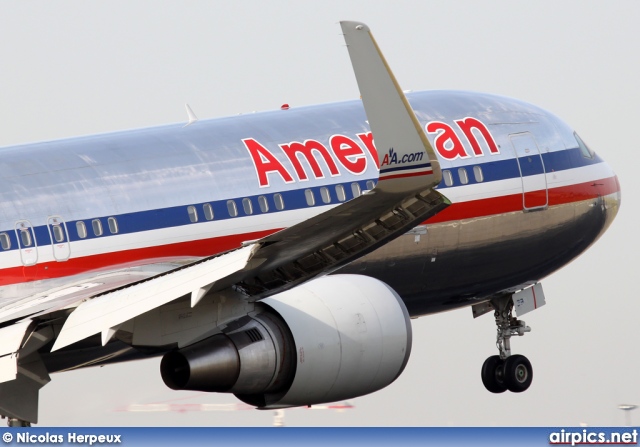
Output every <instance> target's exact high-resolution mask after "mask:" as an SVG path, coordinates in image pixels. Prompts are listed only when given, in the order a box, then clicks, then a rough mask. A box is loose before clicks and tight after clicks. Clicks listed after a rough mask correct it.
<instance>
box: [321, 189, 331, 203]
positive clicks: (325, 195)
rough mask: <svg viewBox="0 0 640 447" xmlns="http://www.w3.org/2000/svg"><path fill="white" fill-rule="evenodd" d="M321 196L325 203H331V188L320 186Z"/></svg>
mask: <svg viewBox="0 0 640 447" xmlns="http://www.w3.org/2000/svg"><path fill="white" fill-rule="evenodd" d="M320 197H321V198H322V201H323V202H324V203H331V194H329V189H328V188H326V187H324V186H323V187H322V188H320Z"/></svg>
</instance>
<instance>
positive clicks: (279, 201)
mask: <svg viewBox="0 0 640 447" xmlns="http://www.w3.org/2000/svg"><path fill="white" fill-rule="evenodd" d="M273 202H274V203H275V204H276V209H277V210H278V211H282V210H283V209H284V199H283V198H282V194H277V193H276V194H274V195H273Z"/></svg>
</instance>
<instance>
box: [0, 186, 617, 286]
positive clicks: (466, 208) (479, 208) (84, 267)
mask: <svg viewBox="0 0 640 447" xmlns="http://www.w3.org/2000/svg"><path fill="white" fill-rule="evenodd" d="M618 191H620V187H619V185H618V183H617V178H616V177H615V176H614V177H610V178H608V179H601V180H597V181H590V182H586V183H580V184H577V185H570V186H562V187H558V188H552V189H549V206H554V205H562V204H566V203H571V202H580V201H583V200H589V199H594V198H596V197H598V196H606V195H609V194H613V193H616V192H618ZM444 194H445V195H446V190H445V191H444ZM527 194H529V193H527ZM540 194H544V191H540ZM522 204H523V202H522V193H520V194H513V195H508V196H500V197H493V198H489V199H481V200H474V201H470V202H458V203H453V204H451V205H450V206H449V207H448V208H446V209H444V210H443V211H441V212H440V213H438V214H437V215H435V216H434V217H432V218H431V219H429V220H428V221H427V222H426V223H427V224H435V223H441V222H448V221H454V220H461V219H470V218H474V217H482V216H490V215H496V214H504V213H511V212H517V211H522ZM279 230H280V228H276V229H273V230H264V231H258V232H253V233H244V234H238V235H236V234H234V235H229V236H222V237H217V238H211V239H200V240H196V241H187V242H180V243H176V244H168V245H159V246H155V247H145V248H138V249H132V250H123V251H118V252H109V253H102V254H96V255H91V256H85V257H82V258H71V259H69V260H67V261H64V262H56V261H53V262H44V263H40V264H36V265H34V266H29V267H23V266H20V267H10V268H6V269H2V270H0V286H3V285H8V284H16V283H24V282H29V281H36V280H42V279H51V278H59V277H65V276H71V275H76V274H80V273H86V272H89V271H98V270H107V269H108V270H115V269H119V268H125V267H132V266H137V265H144V264H152V263H157V262H162V261H171V260H178V259H180V258H193V257H204V256H211V255H214V254H217V253H222V252H224V251H227V250H231V249H234V248H238V247H239V246H240V245H241V244H242V242H244V241H249V240H254V239H260V238H263V237H265V236H268V235H269V234H272V233H274V232H276V231H279Z"/></svg>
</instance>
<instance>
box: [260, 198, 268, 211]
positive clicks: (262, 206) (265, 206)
mask: <svg viewBox="0 0 640 447" xmlns="http://www.w3.org/2000/svg"><path fill="white" fill-rule="evenodd" d="M258 206H259V207H260V211H262V212H263V213H267V212H269V202H267V198H266V197H265V196H260V197H258Z"/></svg>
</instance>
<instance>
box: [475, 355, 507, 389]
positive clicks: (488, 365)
mask: <svg viewBox="0 0 640 447" xmlns="http://www.w3.org/2000/svg"><path fill="white" fill-rule="evenodd" d="M481 375H482V383H483V384H484V387H485V388H486V389H487V390H488V391H491V392H492V393H496V394H497V393H504V392H505V391H507V385H506V383H505V381H504V362H503V360H502V359H501V358H500V356H499V355H492V356H491V357H489V358H488V359H487V360H485V361H484V363H483V364H482V372H481Z"/></svg>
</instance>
